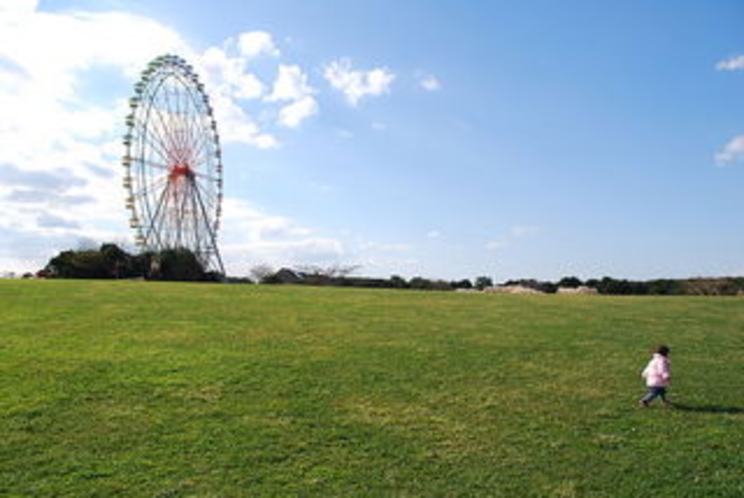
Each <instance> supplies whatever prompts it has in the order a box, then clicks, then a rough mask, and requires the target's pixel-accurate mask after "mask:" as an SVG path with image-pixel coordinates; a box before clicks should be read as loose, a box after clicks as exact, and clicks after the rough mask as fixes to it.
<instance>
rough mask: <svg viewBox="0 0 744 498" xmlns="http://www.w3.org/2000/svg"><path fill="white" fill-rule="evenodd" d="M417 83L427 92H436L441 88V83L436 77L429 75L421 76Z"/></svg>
mask: <svg viewBox="0 0 744 498" xmlns="http://www.w3.org/2000/svg"><path fill="white" fill-rule="evenodd" d="M419 84H420V85H421V88H423V89H424V90H427V91H429V92H436V91H437V90H441V88H442V83H441V82H440V81H439V80H438V79H437V78H436V77H434V76H431V75H429V76H425V77H423V78H421V80H420V81H419Z"/></svg>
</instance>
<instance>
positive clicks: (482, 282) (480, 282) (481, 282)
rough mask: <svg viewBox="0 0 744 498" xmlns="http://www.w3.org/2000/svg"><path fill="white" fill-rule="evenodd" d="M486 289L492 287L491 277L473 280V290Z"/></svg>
mask: <svg viewBox="0 0 744 498" xmlns="http://www.w3.org/2000/svg"><path fill="white" fill-rule="evenodd" d="M486 287H493V280H492V279H491V277H478V278H476V279H475V288H476V289H478V290H483V289H485V288H486Z"/></svg>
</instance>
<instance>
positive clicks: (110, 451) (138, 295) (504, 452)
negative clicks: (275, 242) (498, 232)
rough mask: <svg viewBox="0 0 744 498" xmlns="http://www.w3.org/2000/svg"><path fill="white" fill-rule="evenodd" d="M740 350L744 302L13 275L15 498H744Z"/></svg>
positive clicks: (0, 423)
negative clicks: (655, 367)
mask: <svg viewBox="0 0 744 498" xmlns="http://www.w3.org/2000/svg"><path fill="white" fill-rule="evenodd" d="M659 341H665V342H667V343H668V344H669V345H670V346H671V349H672V354H671V360H672V368H673V375H674V378H673V385H672V389H671V390H670V395H671V398H672V399H673V401H675V402H676V403H677V407H676V408H674V409H665V408H663V407H662V406H660V405H659V406H653V407H651V408H649V409H642V408H639V407H638V406H637V405H636V401H637V399H638V398H639V397H640V396H641V395H642V393H643V384H642V381H641V379H640V377H639V372H640V370H641V369H642V368H643V366H644V365H645V363H646V362H647V361H648V358H649V349H650V348H651V347H652V346H653V345H654V344H655V343H657V342H659ZM742 351H744V299H741V298H703V297H700V298H690V297H673V298H662V297H653V298H650V297H649V298H639V297H607V296H556V295H551V296H507V295H474V294H458V293H445V292H413V291H395V290H362V289H340V288H313V287H288V286H249V285H218V284H168V283H151V282H150V283H148V282H103V281H100V282H99V281H87V282H86V281H17V280H15V281H10V280H6V281H0V381H1V382H0V440H1V441H2V444H1V445H0V496H10V497H14V496H55V497H56V496H59V497H62V496H74V497H85V496H97V497H98V496H153V497H181V496H184V497H186V496H189V497H191V496H199V497H205V496H213V497H226V496H230V497H233V496H250V497H254V496H318V497H328V496H343V497H357V496H401V497H432V496H434V497H436V496H463V497H466V496H467V497H471V496H497V497H498V496H504V497H530V496H534V497H543V496H545V497H551V496H553V497H574V496H576V497H579V496H587V497H603V496H604V497H623V496H627V497H637V496H668V497H698V496H704V497H708V496H716V497H727V496H730V497H740V496H744V479H743V478H742V467H741V463H740V462H741V455H742V453H743V452H744V444H743V443H744V430H742V426H743V425H744V387H743V386H744V368H743V366H744V362H743V361H742V359H743V358H744V356H742Z"/></svg>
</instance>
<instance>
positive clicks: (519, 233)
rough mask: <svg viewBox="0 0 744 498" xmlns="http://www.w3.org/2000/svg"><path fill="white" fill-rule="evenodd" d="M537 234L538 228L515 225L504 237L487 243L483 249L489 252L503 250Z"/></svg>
mask: <svg viewBox="0 0 744 498" xmlns="http://www.w3.org/2000/svg"><path fill="white" fill-rule="evenodd" d="M538 233H540V227H537V226H534V225H516V226H513V227H511V228H510V229H509V231H508V233H507V234H506V235H505V236H502V237H500V238H498V239H495V240H492V241H489V242H487V243H486V244H485V248H486V249H488V250H490V251H494V250H499V249H504V248H507V247H509V246H511V245H512V244H514V243H515V242H516V241H517V240H519V239H522V238H525V237H530V236H533V235H537V234H538Z"/></svg>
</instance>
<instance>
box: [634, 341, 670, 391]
mask: <svg viewBox="0 0 744 498" xmlns="http://www.w3.org/2000/svg"><path fill="white" fill-rule="evenodd" d="M669 352H670V350H669V347H668V346H665V345H661V346H659V347H658V348H656V352H655V353H654V356H653V358H651V361H649V362H648V365H646V368H644V369H643V372H642V373H641V377H643V378H644V379H646V386H648V392H647V393H646V395H645V396H643V397H642V398H641V400H640V401H639V402H638V403H639V404H640V405H641V406H648V405H649V403H651V401H653V400H654V399H656V398H657V397H658V398H661V401H663V402H664V404H665V405H666V406H670V403H669V401H668V400H667V399H666V392H667V387H668V386H669V379H670V377H671V376H670V370H669Z"/></svg>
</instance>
